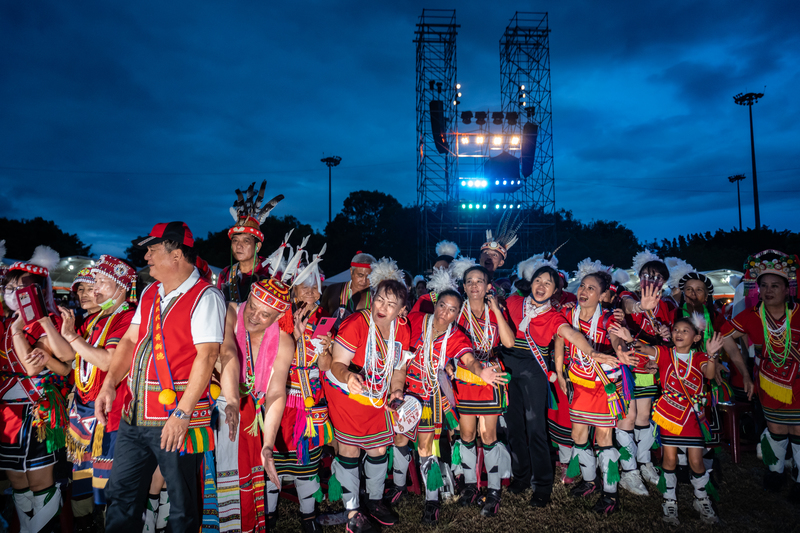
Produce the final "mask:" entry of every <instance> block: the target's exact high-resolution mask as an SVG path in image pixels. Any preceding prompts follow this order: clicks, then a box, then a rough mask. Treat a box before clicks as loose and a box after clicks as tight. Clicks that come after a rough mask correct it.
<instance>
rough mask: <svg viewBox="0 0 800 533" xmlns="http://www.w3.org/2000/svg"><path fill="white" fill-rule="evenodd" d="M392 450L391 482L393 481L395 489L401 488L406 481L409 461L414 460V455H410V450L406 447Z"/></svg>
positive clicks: (396, 447) (395, 447)
mask: <svg viewBox="0 0 800 533" xmlns="http://www.w3.org/2000/svg"><path fill="white" fill-rule="evenodd" d="M393 448H394V450H393V451H392V455H393V460H392V481H394V486H395V487H400V488H403V487H405V486H406V482H407V480H408V468H409V465H410V464H411V461H413V460H414V454H412V453H411V448H410V447H409V446H408V445H405V446H402V447H398V446H393Z"/></svg>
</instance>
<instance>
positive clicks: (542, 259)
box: [517, 254, 558, 281]
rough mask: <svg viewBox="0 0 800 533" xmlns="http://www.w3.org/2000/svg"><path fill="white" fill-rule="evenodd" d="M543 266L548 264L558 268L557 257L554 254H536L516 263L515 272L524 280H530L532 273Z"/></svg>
mask: <svg viewBox="0 0 800 533" xmlns="http://www.w3.org/2000/svg"><path fill="white" fill-rule="evenodd" d="M543 266H550V267H553V268H554V269H556V270H558V258H557V257H556V256H555V255H550V256H549V257H547V254H536V255H534V256H532V257H529V258H528V259H526V260H525V261H522V262H520V263H519V264H518V265H517V274H518V275H519V277H520V278H522V279H524V280H526V281H532V279H531V278H533V273H534V272H536V271H537V270H539V269H540V268H541V267H543Z"/></svg>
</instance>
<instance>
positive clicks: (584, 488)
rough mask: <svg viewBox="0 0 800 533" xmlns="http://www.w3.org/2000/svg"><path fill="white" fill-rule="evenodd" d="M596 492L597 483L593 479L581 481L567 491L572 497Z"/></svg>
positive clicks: (581, 496) (584, 496) (582, 496)
mask: <svg viewBox="0 0 800 533" xmlns="http://www.w3.org/2000/svg"><path fill="white" fill-rule="evenodd" d="M595 492H597V484H596V483H595V482H594V481H581V482H580V483H578V484H577V485H575V486H574V487H572V488H571V489H569V493H570V494H572V496H573V497H574V498H586V497H587V496H591V495H592V494H594V493H595Z"/></svg>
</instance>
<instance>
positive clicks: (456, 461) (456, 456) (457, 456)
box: [451, 440, 461, 466]
mask: <svg viewBox="0 0 800 533" xmlns="http://www.w3.org/2000/svg"><path fill="white" fill-rule="evenodd" d="M451 462H452V463H453V466H458V465H460V464H461V441H458V440H457V441H456V443H455V444H453V454H452V457H451Z"/></svg>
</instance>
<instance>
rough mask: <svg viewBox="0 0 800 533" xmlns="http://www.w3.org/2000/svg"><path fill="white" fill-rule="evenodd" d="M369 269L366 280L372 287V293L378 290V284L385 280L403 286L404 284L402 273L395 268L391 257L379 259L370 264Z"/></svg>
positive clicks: (395, 262) (394, 262)
mask: <svg viewBox="0 0 800 533" xmlns="http://www.w3.org/2000/svg"><path fill="white" fill-rule="evenodd" d="M370 268H371V271H370V273H369V276H367V278H368V279H369V286H370V287H372V290H373V291H374V290H376V289H377V288H378V284H380V282H381V281H384V280H387V279H393V280H395V281H399V282H400V283H402V284H403V285H405V284H406V281H405V278H404V277H403V272H402V271H401V270H400V269H399V268H397V261H395V260H394V259H392V258H391V257H381V258H380V259H379V260H378V261H376V262H375V263H372V265H371V267H370Z"/></svg>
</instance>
